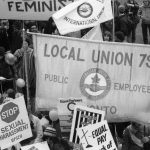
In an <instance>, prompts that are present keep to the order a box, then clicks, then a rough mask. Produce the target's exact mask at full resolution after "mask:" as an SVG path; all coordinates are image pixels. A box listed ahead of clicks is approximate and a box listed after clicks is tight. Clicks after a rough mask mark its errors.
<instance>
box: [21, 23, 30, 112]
mask: <svg viewBox="0 0 150 150" xmlns="http://www.w3.org/2000/svg"><path fill="white" fill-rule="evenodd" d="M22 38H23V45H24V43H25V42H26V39H25V29H24V21H23V29H22ZM23 49H24V56H23V57H24V63H25V64H24V65H25V80H26V81H25V82H26V94H27V108H28V109H31V108H30V93H29V82H28V67H27V47H25V46H23ZM29 111H31V110H29Z"/></svg>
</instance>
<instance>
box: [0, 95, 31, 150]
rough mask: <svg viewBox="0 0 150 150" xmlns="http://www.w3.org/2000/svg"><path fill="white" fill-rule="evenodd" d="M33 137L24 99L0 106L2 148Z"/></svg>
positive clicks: (20, 98)
mask: <svg viewBox="0 0 150 150" xmlns="http://www.w3.org/2000/svg"><path fill="white" fill-rule="evenodd" d="M31 136H32V132H31V127H30V122H29V118H28V114H27V110H26V106H25V102H24V98H23V97H19V98H17V99H14V100H12V101H9V102H7V103H4V104H2V105H0V147H1V149H5V148H8V147H10V146H12V145H15V144H16V143H19V142H20V141H22V140H24V139H27V138H29V137H31Z"/></svg>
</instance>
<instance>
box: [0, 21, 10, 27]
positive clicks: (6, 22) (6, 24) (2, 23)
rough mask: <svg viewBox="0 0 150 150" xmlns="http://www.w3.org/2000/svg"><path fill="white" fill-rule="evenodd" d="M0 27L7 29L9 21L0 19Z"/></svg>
mask: <svg viewBox="0 0 150 150" xmlns="http://www.w3.org/2000/svg"><path fill="white" fill-rule="evenodd" d="M0 28H1V29H3V28H5V29H9V22H8V20H1V21H0Z"/></svg>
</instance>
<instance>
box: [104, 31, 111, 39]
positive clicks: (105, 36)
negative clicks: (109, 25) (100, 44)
mask: <svg viewBox="0 0 150 150" xmlns="http://www.w3.org/2000/svg"><path fill="white" fill-rule="evenodd" d="M103 39H104V41H112V35H111V33H110V32H109V31H105V33H104V36H103Z"/></svg>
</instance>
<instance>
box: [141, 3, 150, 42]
mask: <svg viewBox="0 0 150 150" xmlns="http://www.w3.org/2000/svg"><path fill="white" fill-rule="evenodd" d="M140 11H141V19H142V24H141V26H142V35H143V42H144V44H148V43H149V38H148V37H150V1H149V0H143V5H142V6H141V7H140Z"/></svg>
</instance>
